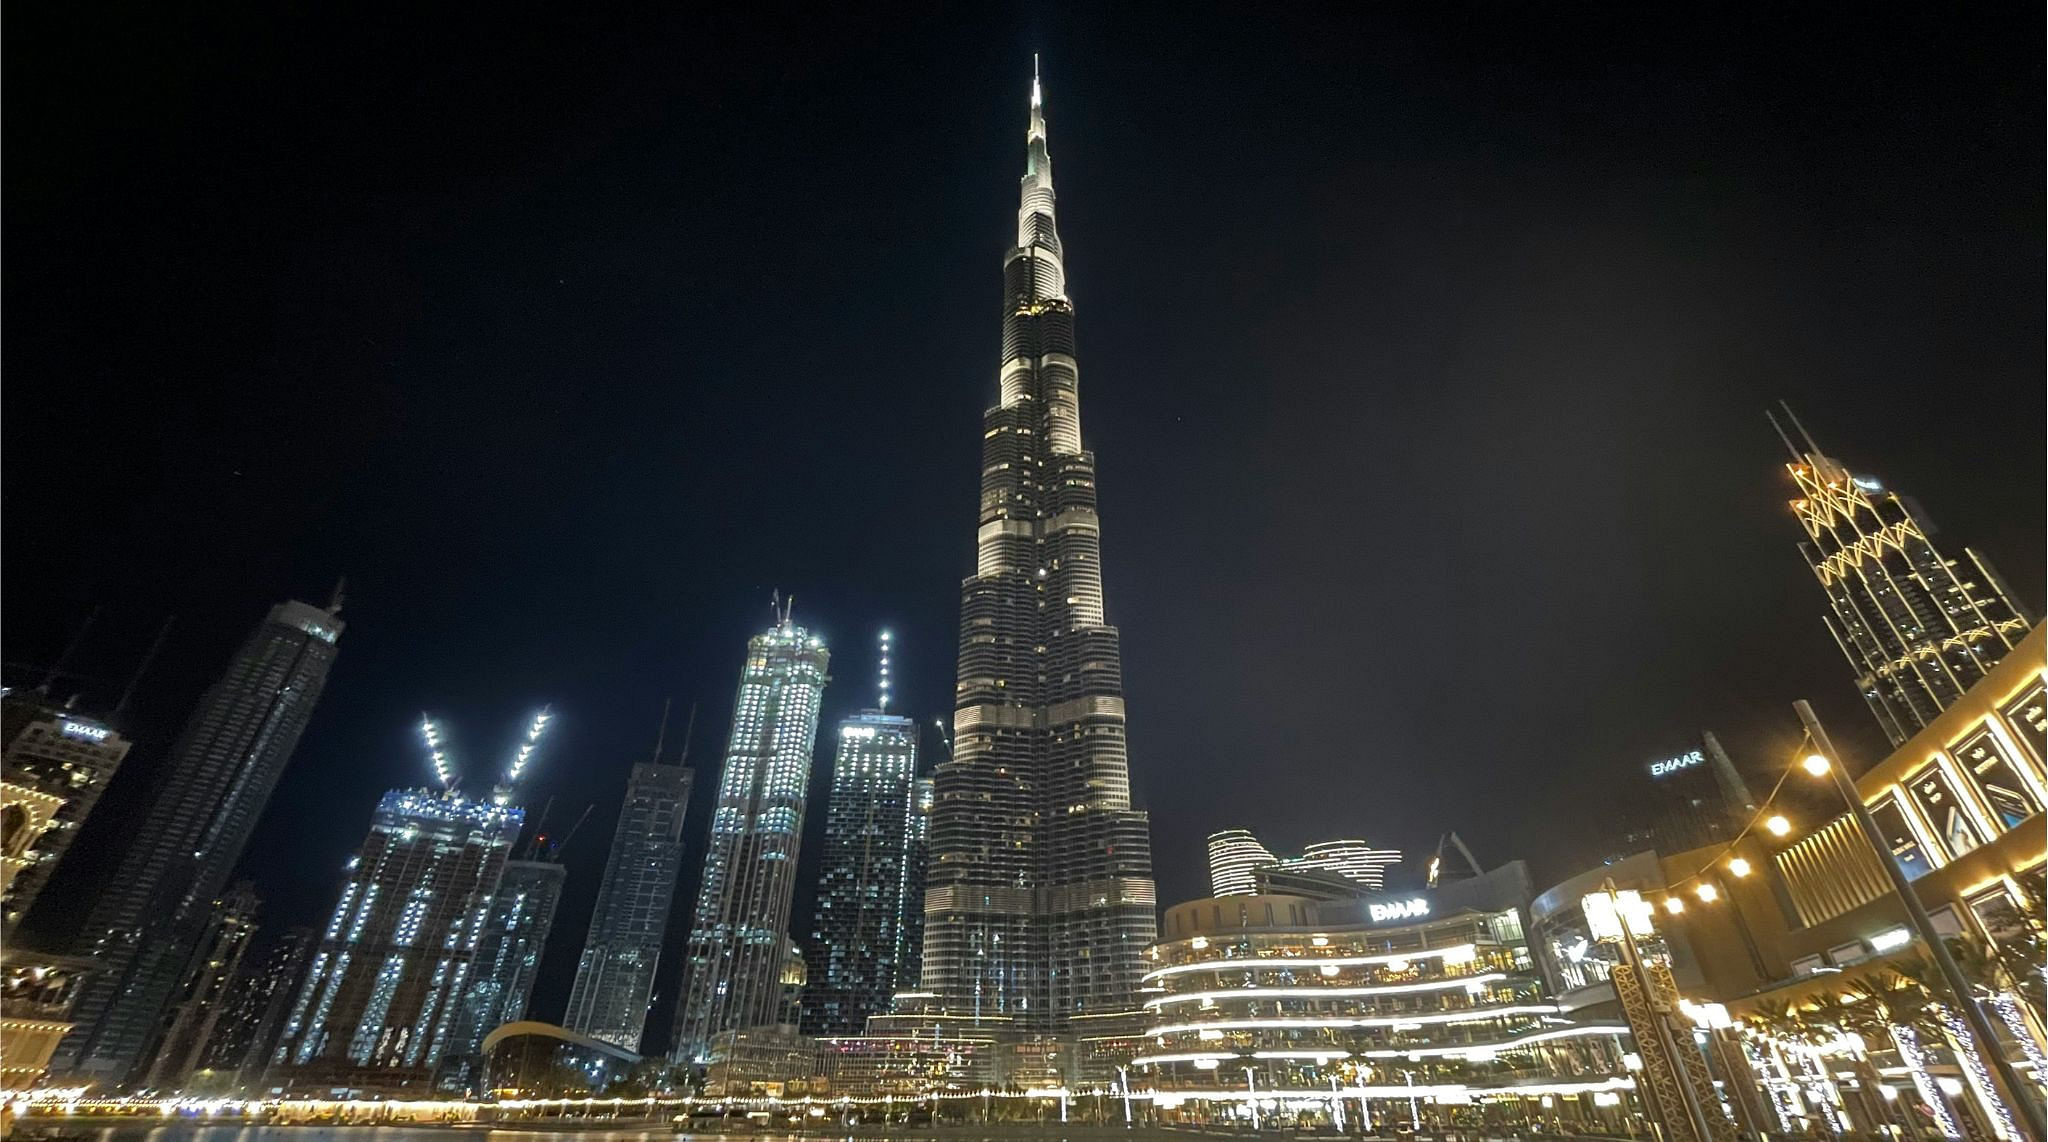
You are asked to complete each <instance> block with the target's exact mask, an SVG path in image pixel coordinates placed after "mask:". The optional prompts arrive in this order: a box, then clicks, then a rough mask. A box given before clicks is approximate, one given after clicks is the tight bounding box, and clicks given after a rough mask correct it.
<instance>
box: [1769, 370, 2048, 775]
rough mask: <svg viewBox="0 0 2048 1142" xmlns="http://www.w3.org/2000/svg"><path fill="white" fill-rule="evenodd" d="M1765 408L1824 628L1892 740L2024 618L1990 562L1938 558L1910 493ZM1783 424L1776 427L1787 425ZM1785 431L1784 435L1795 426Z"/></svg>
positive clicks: (2023, 629)
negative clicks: (1792, 493)
mask: <svg viewBox="0 0 2048 1142" xmlns="http://www.w3.org/2000/svg"><path fill="white" fill-rule="evenodd" d="M1782 411H1783V412H1784V416H1785V423H1784V424H1779V423H1778V420H1777V418H1776V417H1773V418H1772V424H1773V425H1774V426H1776V427H1777V428H1778V430H1779V433H1778V434H1779V436H1780V438H1781V439H1783V440H1784V442H1785V448H1786V450H1787V451H1789V452H1790V453H1791V454H1792V460H1791V462H1790V463H1788V464H1787V465H1786V466H1785V467H1786V469H1787V470H1788V471H1789V472H1791V474H1792V482H1793V483H1794V484H1796V485H1797V486H1798V488H1799V498H1797V499H1795V500H1793V501H1792V512H1793V514H1794V515H1795V516H1797V517H1798V519H1799V525H1800V527H1802V528H1804V529H1805V531H1806V542H1804V543H1801V544H1800V545H1799V551H1800V554H1801V555H1804V556H1805V557H1806V562H1807V565H1808V566H1809V567H1811V568H1812V569H1813V574H1814V577H1815V578H1817V579H1819V580H1820V585H1821V590H1822V591H1824V592H1826V593H1827V597H1828V604H1829V607H1830V609H1831V612H1832V613H1830V614H1829V615H1828V616H1827V618H1826V621H1827V624H1828V630H1829V631H1830V632H1831V633H1833V635H1834V636H1835V642H1836V644H1837V645H1839V646H1840V647H1841V648H1842V653H1843V655H1844V656H1846V657H1847V658H1848V659H1849V665H1850V667H1851V669H1853V670H1855V671H1856V687H1857V689H1859V690H1861V691H1862V692H1863V697H1864V700H1865V701H1867V702H1869V703H1870V711H1871V713H1873V714H1875V715H1877V720H1878V722H1879V723H1880V724H1882V725H1883V726H1884V732H1885V734H1886V736H1888V737H1890V738H1891V740H1892V744H1893V745H1903V744H1905V742H1906V739H1908V738H1910V737H1912V736H1913V734H1914V733H1915V732H1917V731H1918V730H1919V729H1920V728H1921V727H1922V726H1925V725H1926V724H1927V723H1928V722H1931V721H1933V720H1934V718H1935V716H1936V715H1938V714H1940V713H1941V712H1942V711H1943V710H1945V709H1947V708H1948V707H1949V706H1950V705H1951V704H1953V703H1954V702H1955V700H1956V699H1957V698H1959V697H1961V696H1962V694H1963V692H1964V691H1965V690H1968V689H1969V688H1970V686H1971V685H1972V684H1974V683H1975V682H1976V681H1977V680H1978V679H1980V678H1982V677H1984V675H1985V673H1986V672H1987V671H1989V670H1990V669H1991V668H1992V667H1993V666H1994V665H1996V664H1997V663H1998V661H1999V659H2001V658H2004V657H2005V654H2006V652H2007V651H2009V650H2011V649H2012V648H2013V647H2014V646H2017V645H2018V644H2019V641H2020V638H2021V637H2022V636H2024V635H2025V634H2026V633H2027V631H2028V630H2029V629H2030V628H2031V627H2032V626H2033V619H2032V618H2031V617H2030V616H2029V615H2028V614H2027V613H2026V611H2025V610H2024V609H2022V608H2021V606H2020V604H2019V602H2018V600H2017V599H2015V598H2014V597H2013V594H2012V592H2011V591H2010V590H2009V589H2007V587H2006V585H2005V584H2004V582H2002V581H2001V580H2000V579H1999V577H1998V573H1997V572H1996V571H1995V570H1993V569H1992V567H1991V565H1990V564H1989V563H1987V562H1985V561H1984V559H1983V558H1982V557H1981V556H1979V555H1978V554H1977V553H1976V552H1974V551H1972V550H1970V549H1969V548H1967V547H1965V548H1963V549H1962V552H1963V556H1964V558H1963V559H1962V560H1956V559H1951V558H1947V557H1945V556H1943V555H1942V553H1941V552H1940V551H1938V550H1936V549H1935V546H1934V543H1933V541H1932V540H1931V539H1930V538H1929V537H1930V536H1931V535H1932V534H1933V533H1934V530H1935V529H1934V525H1933V524H1932V523H1930V522H1929V521H1928V520H1927V518H1926V516H1925V515H1924V514H1923V513H1922V512H1921V510H1920V505H1919V504H1918V503H1916V502H1914V501H1913V500H1912V499H1911V498H1910V497H1907V496H1903V495H1900V494H1899V493H1898V492H1896V491H1893V490H1890V489H1888V488H1886V487H1885V486H1884V484H1883V483H1882V482H1880V481H1879V480H1878V479H1876V478H1875V477H1873V476H1867V475H1858V474H1856V473H1854V472H1852V471H1850V470H1849V468H1847V467H1846V466H1845V465H1843V464H1842V463H1841V462H1840V461H1838V460H1836V459H1834V458H1833V457H1831V456H1828V455H1826V454H1825V453H1823V452H1822V451H1821V450H1820V446H1819V445H1817V444H1815V443H1814V442H1813V438H1812V437H1811V436H1809V435H1807V433H1806V429H1805V428H1804V426H1802V425H1801V424H1800V423H1799V421H1798V419H1797V418H1795V417H1794V416H1793V415H1792V412H1791V410H1790V409H1789V408H1786V409H1783V410H1782ZM1788 427H1789V428H1790V429H1791V430H1792V431H1790V432H1788V431H1786V429H1787V428H1788ZM1795 434H1796V435H1795Z"/></svg>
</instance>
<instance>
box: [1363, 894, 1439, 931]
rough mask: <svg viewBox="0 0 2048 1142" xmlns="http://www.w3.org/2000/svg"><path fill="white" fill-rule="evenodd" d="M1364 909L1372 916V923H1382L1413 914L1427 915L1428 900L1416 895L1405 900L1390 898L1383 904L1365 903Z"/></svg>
mask: <svg viewBox="0 0 2048 1142" xmlns="http://www.w3.org/2000/svg"><path fill="white" fill-rule="evenodd" d="M1365 911H1366V914H1367V915H1368V916H1371V917H1372V922H1373V923H1375V924H1383V923H1385V922H1387V921H1388V920H1406V919H1409V918H1411V917H1415V916H1427V915H1429V901H1427V900H1425V899H1423V898H1422V897H1420V896H1416V897H1411V898H1409V899H1407V900H1390V901H1388V902H1386V903H1385V904H1380V903H1377V902H1375V903H1372V904H1368V905H1366V906H1365Z"/></svg>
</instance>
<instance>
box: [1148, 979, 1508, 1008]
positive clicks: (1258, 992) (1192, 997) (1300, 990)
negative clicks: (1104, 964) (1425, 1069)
mask: <svg viewBox="0 0 2048 1142" xmlns="http://www.w3.org/2000/svg"><path fill="white" fill-rule="evenodd" d="M1506 978H1508V973H1506V972H1504V971H1495V972H1487V973H1486V974H1485V975H1468V976H1464V977H1462V978H1459V979H1433V980H1429V981H1428V982H1426V983H1389V984H1384V985H1382V986H1379V987H1317V986H1316V985H1315V984H1312V983H1307V984H1301V985H1299V986H1295V987H1231V988H1225V989H1223V990H1221V991H1190V992H1188V993H1187V994H1185V995H1167V996H1161V997H1160V998H1158V999H1148V1000H1146V1001H1145V1006H1146V1007H1164V1006H1166V1005H1167V1004H1169V1003H1192V1002H1195V1001H1197V1000H1203V999H1340V998H1343V997H1346V996H1359V995H1401V994H1404V993H1408V992H1417V991H1456V990H1458V989H1459V988H1462V987H1465V986H1467V985H1469V984H1475V983H1492V982H1493V981H1495V980H1500V979H1506Z"/></svg>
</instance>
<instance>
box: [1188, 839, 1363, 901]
mask: <svg viewBox="0 0 2048 1142" xmlns="http://www.w3.org/2000/svg"><path fill="white" fill-rule="evenodd" d="M1400 863H1401V853H1400V850H1398V849H1380V848H1374V847H1373V846H1371V845H1369V844H1367V843H1366V842H1364V841H1361V840H1340V841H1317V842H1316V843H1314V844H1312V845H1309V846H1308V847H1307V848H1304V849H1303V850H1302V851H1301V855H1300V856H1292V857H1281V856H1275V855H1274V854H1273V852H1272V850H1270V849H1268V848H1267V847H1266V846H1265V845H1263V844H1261V843H1260V842H1259V839H1258V838H1257V837H1255V836H1253V835H1252V834H1251V831H1250V830H1248V829H1225V830H1223V831H1222V832H1218V833H1211V834H1209V895H1211V896H1242V895H1247V894H1250V893H1255V892H1259V891H1261V888H1260V878H1259V873H1260V872H1261V871H1266V870H1281V871H1285V872H1307V873H1321V874H1325V875H1327V876H1334V877H1341V878H1342V879H1341V880H1337V881H1333V882H1332V883H1335V884H1338V885H1342V884H1344V883H1345V882H1346V881H1349V882H1350V883H1352V884H1355V885H1357V886H1358V889H1359V890H1361V891H1370V892H1377V891H1379V890H1380V889H1382V888H1385V887H1386V879H1387V869H1389V868H1392V867H1393V866H1395V865H1397V864H1400Z"/></svg>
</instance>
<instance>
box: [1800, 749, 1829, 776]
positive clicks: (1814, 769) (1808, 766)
mask: <svg viewBox="0 0 2048 1142" xmlns="http://www.w3.org/2000/svg"><path fill="white" fill-rule="evenodd" d="M1799 766H1800V768H1802V769H1804V770H1806V772H1808V773H1811V774H1813V775H1814V776H1815V777H1826V776H1827V775H1828V759H1827V758H1825V757H1822V756H1821V755H1819V754H1817V753H1809V754H1807V755H1806V760H1804V761H1802V762H1800V763H1799Z"/></svg>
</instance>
